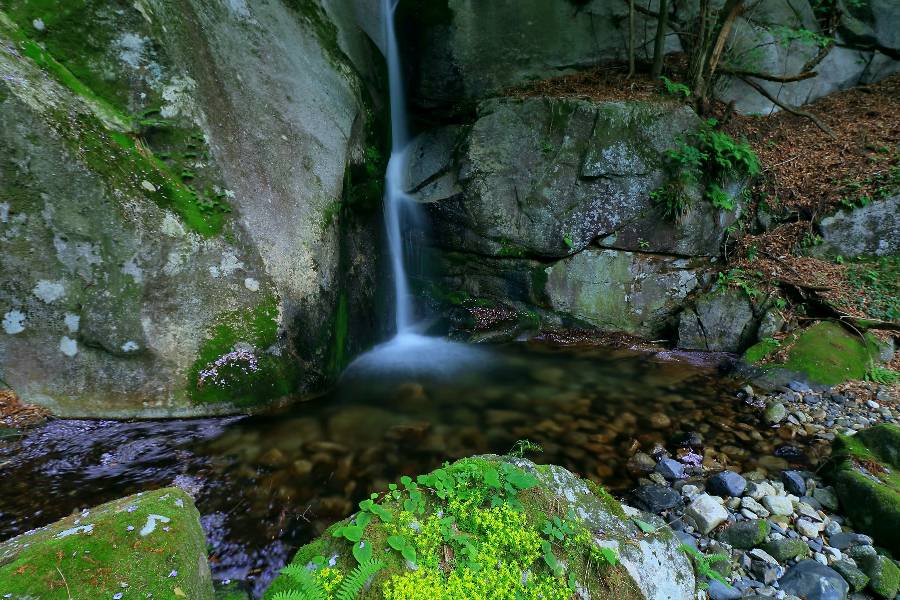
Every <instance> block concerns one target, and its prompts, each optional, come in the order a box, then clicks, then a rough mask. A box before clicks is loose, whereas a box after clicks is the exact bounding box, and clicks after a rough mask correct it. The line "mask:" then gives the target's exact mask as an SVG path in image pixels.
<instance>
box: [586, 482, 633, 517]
mask: <svg viewBox="0 0 900 600" xmlns="http://www.w3.org/2000/svg"><path fill="white" fill-rule="evenodd" d="M584 482H585V483H586V484H587V486H588V489H589V490H591V492H592V493H593V494H594V495H595V496H597V498H599V499H600V502H602V503H603V506H604V507H605V508H606V510H608V511H609V512H610V513H611V514H613V515H615V516H617V517H619V518H620V519H622V520H623V521H627V520H628V515H626V514H625V510H624V509H623V508H622V503H621V502H619V501H618V500H616V499H615V498H613V496H612V494H610V493H609V492H607V491H606V488H604V487H603V486H602V485H600V484H598V483H595V482H593V481H591V480H590V479H585V480H584Z"/></svg>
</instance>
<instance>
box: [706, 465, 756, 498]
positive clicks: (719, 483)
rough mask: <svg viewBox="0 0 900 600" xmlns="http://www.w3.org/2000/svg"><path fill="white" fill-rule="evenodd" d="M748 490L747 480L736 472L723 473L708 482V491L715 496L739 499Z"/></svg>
mask: <svg viewBox="0 0 900 600" xmlns="http://www.w3.org/2000/svg"><path fill="white" fill-rule="evenodd" d="M746 489H747V480H746V479H744V478H743V477H741V476H740V475H738V474H737V473H735V472H734V471H722V472H721V473H717V474H715V475H713V476H712V477H710V478H709V480H708V481H707V482H706V491H707V492H709V493H710V494H713V495H714V496H731V497H739V496H741V495H742V494H743V493H744V490H746Z"/></svg>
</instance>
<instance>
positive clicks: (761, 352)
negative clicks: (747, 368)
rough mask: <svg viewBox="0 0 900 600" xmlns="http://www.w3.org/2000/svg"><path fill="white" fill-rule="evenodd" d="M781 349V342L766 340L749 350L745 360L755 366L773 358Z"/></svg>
mask: <svg viewBox="0 0 900 600" xmlns="http://www.w3.org/2000/svg"><path fill="white" fill-rule="evenodd" d="M780 347H781V342H779V341H778V340H776V339H775V338H766V339H764V340H761V341H759V342H757V343H755V344H753V345H752V346H750V347H749V348H747V351H746V352H744V360H745V361H747V362H748V363H750V364H751V365H755V364H756V363H758V362H760V361H761V360H764V359H766V358H768V357H769V356H771V355H772V354H773V353H774V352H775V351H776V350H778V349H779V348H780Z"/></svg>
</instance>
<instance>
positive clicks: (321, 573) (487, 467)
mask: <svg viewBox="0 0 900 600" xmlns="http://www.w3.org/2000/svg"><path fill="white" fill-rule="evenodd" d="M375 498H376V501H375V503H373V502H372V501H367V502H363V503H361V504H360V507H361V509H362V510H361V512H360V513H357V514H356V515H354V516H353V517H351V518H350V519H347V520H345V521H342V522H340V523H337V524H335V525H334V526H332V527H331V528H329V529H328V530H327V531H326V532H325V533H324V534H323V535H322V536H321V537H320V538H318V539H317V540H315V541H313V542H312V543H311V544H309V545H307V546H305V547H303V548H301V549H300V551H299V552H298V553H297V555H296V556H295V557H294V560H293V562H292V563H291V565H290V566H289V567H288V568H287V569H286V570H285V572H284V574H283V575H281V576H280V577H279V578H278V579H276V580H275V581H274V582H273V584H272V586H271V587H270V588H269V590H268V591H267V592H266V594H265V596H264V598H266V599H271V598H275V597H277V595H278V594H279V593H282V592H289V591H290V590H298V591H299V590H302V589H308V588H309V587H317V586H321V587H324V586H326V585H334V586H338V585H348V586H349V585H350V583H353V579H354V577H353V576H352V575H351V572H354V571H355V570H357V569H358V570H359V571H360V572H361V573H362V574H361V575H359V576H358V577H356V578H355V579H357V580H358V581H356V582H355V583H357V585H355V586H353V590H359V596H358V597H360V598H382V597H383V598H387V599H389V600H390V599H396V600H399V599H401V598H402V599H407V600H412V599H419V598H421V599H423V600H424V599H427V598H434V597H436V596H438V595H446V596H448V597H459V598H463V597H496V596H498V595H502V596H509V597H513V596H515V595H517V594H516V592H524V591H525V590H528V592H529V593H535V594H539V595H540V596H541V597H545V598H569V597H571V596H572V594H573V591H572V590H575V591H577V593H578V595H579V596H580V597H582V598H603V597H607V596H608V595H609V594H610V593H611V591H613V590H614V591H615V594H616V596H617V597H619V598H623V599H625V600H690V599H693V598H694V597H695V594H696V581H695V578H694V573H693V569H692V567H691V564H690V562H689V560H688V558H687V556H686V555H685V554H684V553H683V552H682V551H681V550H680V549H679V541H678V538H676V537H675V535H674V533H673V532H672V530H671V529H669V527H668V526H667V525H666V524H665V523H664V522H663V521H662V520H660V519H659V518H658V517H655V516H653V515H650V514H647V513H641V512H639V511H637V510H635V509H632V508H630V507H627V506H622V505H620V504H619V503H618V502H617V501H616V500H615V499H613V498H612V497H611V496H609V494H607V493H606V492H605V491H604V490H602V489H601V488H598V487H596V486H595V485H594V484H591V483H588V482H586V481H584V480H581V479H579V478H578V477H576V476H575V475H573V474H572V473H570V472H569V471H566V470H565V469H562V468H560V467H556V466H552V465H550V466H543V465H542V466H539V465H535V464H534V463H531V462H530V461H527V460H522V459H514V458H508V457H507V458H500V457H496V456H486V457H478V458H469V459H463V460H461V461H458V462H456V463H454V464H452V465H448V466H445V467H444V468H442V469H439V470H437V471H434V472H433V473H431V474H429V475H426V476H419V477H418V478H417V479H416V480H415V481H414V480H413V479H412V478H402V480H401V481H400V482H399V483H398V484H392V485H391V491H388V492H386V493H385V494H383V495H380V496H375ZM636 519H638V520H641V521H643V523H642V525H643V530H642V529H641V528H640V527H639V526H638V525H637V524H636V522H635V520H636ZM359 564H361V566H360V567H358V565H359ZM346 582H350V583H346ZM338 593H339V594H340V592H338ZM355 593H356V591H354V594H355Z"/></svg>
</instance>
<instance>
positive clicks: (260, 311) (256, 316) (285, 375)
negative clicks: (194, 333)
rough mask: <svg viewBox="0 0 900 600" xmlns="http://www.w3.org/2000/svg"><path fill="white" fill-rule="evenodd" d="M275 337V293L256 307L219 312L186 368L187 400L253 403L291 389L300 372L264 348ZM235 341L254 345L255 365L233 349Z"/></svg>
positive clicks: (271, 342) (276, 304)
mask: <svg viewBox="0 0 900 600" xmlns="http://www.w3.org/2000/svg"><path fill="white" fill-rule="evenodd" d="M277 339H278V301H277V299H276V298H274V297H270V298H267V299H265V300H264V301H263V302H261V303H260V304H259V305H257V307H256V308H254V309H251V310H244V311H235V312H229V313H226V314H224V315H221V316H219V317H218V319H217V324H216V325H215V326H214V327H213V328H212V331H211V332H210V336H209V338H208V339H207V340H206V341H205V342H204V343H203V345H202V346H201V348H200V351H199V353H198V357H197V360H196V361H195V362H194V365H193V367H192V368H191V370H190V374H189V382H190V383H189V393H190V396H191V399H192V400H193V401H194V402H196V403H231V404H234V405H236V406H252V405H258V404H262V403H264V402H266V401H268V400H272V399H275V398H280V397H283V396H286V395H288V394H290V393H292V392H293V391H295V389H296V383H297V379H298V377H299V372H298V367H297V365H296V363H295V361H294V360H292V359H291V357H289V356H276V355H274V354H271V353H269V352H268V351H267V350H268V349H269V348H270V347H271V346H272V345H273V344H275V342H276V341H277ZM238 344H246V345H249V346H251V347H252V348H253V350H252V351H251V354H252V356H253V357H254V360H255V368H254V366H253V363H251V361H250V359H249V358H247V357H246V356H245V355H242V356H235V355H233V354H232V352H233V351H234V349H235V346H236V345H238ZM227 356H232V357H233V359H231V360H228V359H227V358H226V357H227ZM217 361H218V363H217Z"/></svg>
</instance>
